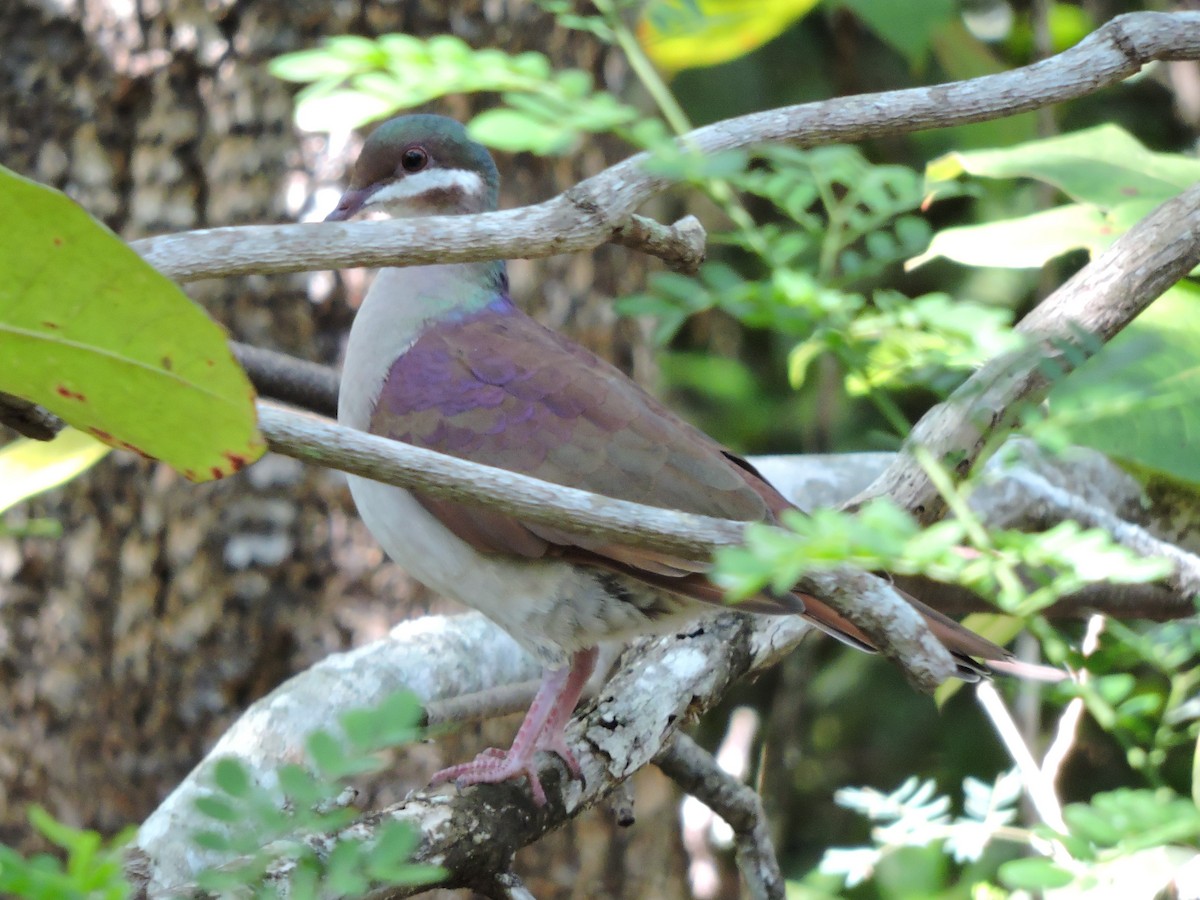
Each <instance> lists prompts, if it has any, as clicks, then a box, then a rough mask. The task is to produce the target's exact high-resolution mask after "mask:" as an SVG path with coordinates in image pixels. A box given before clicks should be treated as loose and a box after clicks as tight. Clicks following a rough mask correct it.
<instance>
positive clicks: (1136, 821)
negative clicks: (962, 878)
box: [806, 770, 1200, 897]
mask: <svg viewBox="0 0 1200 900" xmlns="http://www.w3.org/2000/svg"><path fill="white" fill-rule="evenodd" d="M1021 786H1022V784H1021V777H1020V775H1019V774H1018V772H1016V771H1015V770H1013V771H1009V772H1006V773H1004V774H1002V775H1000V776H998V777H997V778H996V780H995V782H994V783H992V784H991V785H988V784H985V783H983V782H981V781H978V780H976V779H973V778H968V779H966V780H965V781H964V782H963V797H964V800H963V814H962V815H960V816H957V817H952V816H951V814H950V807H951V801H950V798H949V797H946V796H942V795H936V793H935V792H936V786H935V785H934V783H933V782H932V781H924V782H922V781H919V780H918V779H916V778H909V779H908V780H906V781H905V782H904V784H902V785H901V786H900V787H899V788H897V789H896V790H895V791H893V792H892V793H890V794H885V793H883V792H880V791H876V790H874V789H872V788H844V789H842V790H840V791H838V794H837V797H836V800H837V802H838V804H839V805H841V806H843V807H845V808H847V809H851V810H853V811H854V812H856V813H858V814H859V815H862V816H864V817H866V818H867V819H869V820H870V821H871V822H872V823H874V825H873V828H872V830H871V839H872V843H871V844H870V845H868V846H861V847H835V848H831V849H829V850H827V851H826V852H825V855H824V857H823V858H822V860H821V864H820V867H819V869H818V870H817V871H818V872H819V873H820V874H821V875H825V876H835V877H837V878H838V879H839V880H840V881H841V883H842V884H843V885H844V886H845V887H848V888H853V887H855V886H856V885H858V884H860V883H862V882H863V881H865V880H867V879H868V878H871V877H872V876H873V875H875V873H876V871H877V870H878V869H879V868H880V867H881V865H882V864H883V863H885V861H886V860H887V859H888V858H889V857H893V856H896V855H898V854H899V853H901V852H902V851H903V850H904V849H905V848H929V847H937V848H940V850H941V851H942V852H944V853H946V854H947V855H949V856H950V857H952V858H953V859H954V861H955V862H957V863H960V864H962V863H974V862H977V861H978V860H980V859H981V857H983V855H984V852H985V851H986V850H987V849H988V847H989V846H991V845H992V844H993V843H994V842H997V841H999V842H1004V843H1006V844H1009V845H1011V849H1010V850H1009V851H1007V852H1006V853H1004V854H1003V856H1006V857H1008V858H1007V859H1004V860H1003V861H1002V862H1000V863H999V865H998V866H997V868H996V877H997V879H998V881H999V882H1000V885H1003V887H1004V888H1007V889H1009V890H1012V891H1045V890H1050V889H1055V888H1062V889H1067V890H1069V894H1068V895H1069V896H1079V895H1085V896H1111V897H1116V896H1148V895H1147V894H1145V893H1144V892H1145V891H1146V890H1147V888H1151V887H1163V886H1165V885H1166V884H1167V883H1168V882H1169V881H1170V879H1171V878H1172V877H1173V875H1174V872H1175V869H1176V868H1177V867H1178V865H1179V864H1180V863H1181V861H1183V860H1186V859H1189V858H1191V857H1192V856H1193V855H1194V854H1195V852H1196V848H1197V844H1198V842H1197V839H1198V838H1200V810H1197V808H1196V805H1195V804H1194V803H1192V802H1191V801H1190V800H1188V799H1186V798H1184V797H1180V796H1178V795H1175V794H1173V793H1172V792H1171V791H1169V790H1166V789H1161V790H1130V789H1122V790H1117V791H1108V792H1102V793H1098V794H1096V795H1094V796H1093V797H1092V798H1091V800H1090V801H1089V802H1087V803H1072V804H1070V805H1068V806H1067V807H1066V808H1065V809H1064V810H1063V818H1064V820H1065V822H1066V826H1067V830H1066V832H1065V833H1060V832H1057V831H1054V830H1052V829H1049V828H1046V827H1045V826H1039V827H1036V828H1025V827H1020V826H1018V825H1016V824H1015V822H1016V820H1017V816H1018V810H1017V808H1016V803H1017V800H1018V798H1019V796H1020V793H1021ZM1018 849H1020V850H1023V851H1024V852H1025V853H1027V854H1029V855H1026V856H1021V857H1013V853H1014V852H1015V851H1016V850H1018ZM1161 851H1174V852H1161ZM816 874H817V873H814V875H813V876H810V878H809V879H806V881H807V882H810V883H812V884H818V883H820V880H819V879H818V878H817V877H816ZM981 888H982V886H977V887H976V890H980V889H981ZM991 890H992V891H994V892H996V893H994V894H993V896H1005V895H1006V894H1005V892H1003V891H1000V890H999V887H998V886H992V887H991Z"/></svg>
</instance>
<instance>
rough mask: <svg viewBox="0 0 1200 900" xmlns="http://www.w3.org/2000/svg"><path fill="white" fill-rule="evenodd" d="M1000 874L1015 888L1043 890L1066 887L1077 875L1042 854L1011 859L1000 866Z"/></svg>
mask: <svg viewBox="0 0 1200 900" xmlns="http://www.w3.org/2000/svg"><path fill="white" fill-rule="evenodd" d="M999 875H1000V880H1001V881H1002V882H1003V883H1004V884H1005V885H1007V886H1008V887H1010V888H1013V889H1014V890H1021V889H1024V890H1030V891H1043V890H1046V889H1047V888H1056V887H1065V886H1066V885H1068V884H1070V883H1071V882H1072V881H1074V880H1075V876H1074V875H1072V874H1071V873H1070V872H1068V871H1067V870H1066V869H1063V868H1061V867H1060V866H1056V865H1055V864H1054V863H1052V862H1051V861H1050V860H1048V859H1044V858H1043V857H1040V856H1035V857H1032V858H1030V859H1010V860H1009V861H1008V862H1006V863H1003V864H1002V865H1001V866H1000V872H999Z"/></svg>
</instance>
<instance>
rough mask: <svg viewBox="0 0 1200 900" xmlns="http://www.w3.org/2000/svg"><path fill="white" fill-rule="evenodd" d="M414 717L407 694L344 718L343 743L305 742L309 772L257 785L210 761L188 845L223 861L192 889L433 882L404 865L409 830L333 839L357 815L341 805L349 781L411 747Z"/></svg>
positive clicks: (300, 892)
mask: <svg viewBox="0 0 1200 900" xmlns="http://www.w3.org/2000/svg"><path fill="white" fill-rule="evenodd" d="M420 718H421V707H420V705H419V703H418V702H417V700H416V698H415V697H414V696H413V695H412V694H409V693H407V692H399V693H396V694H393V695H392V696H390V697H388V698H387V699H385V700H384V701H383V702H382V703H381V704H380V705H379V706H378V707H377V708H373V709H361V710H352V711H350V712H347V713H346V714H345V715H343V717H342V731H343V736H342V737H340V738H339V737H337V736H335V735H332V734H330V733H329V732H325V731H316V732H314V733H313V734H312V735H310V736H309V738H308V741H307V751H308V765H306V766H303V765H297V764H294V763H291V764H287V765H284V766H283V767H282V768H280V769H279V770H278V771H277V772H274V773H270V774H269V776H268V777H266V778H264V779H263V781H262V782H259V781H257V780H256V779H255V778H254V777H252V775H251V773H250V772H249V771H248V770H247V769H246V768H245V767H244V766H243V765H242V764H241V763H240V762H238V761H236V760H234V759H231V758H224V759H218V760H217V761H216V762H215V764H214V765H213V768H212V770H211V786H210V793H207V794H205V795H203V796H200V797H198V798H197V799H196V811H197V812H199V813H200V814H201V815H202V816H204V817H206V818H207V819H209V820H210V825H209V826H208V827H206V828H204V829H203V830H201V831H199V832H197V833H196V834H195V836H194V840H195V842H196V844H197V846H198V847H200V848H202V849H204V850H206V851H211V852H214V853H217V854H221V855H222V856H223V857H231V858H232V861H228V862H225V863H224V864H222V865H221V866H220V867H219V868H210V869H208V870H207V871H206V872H204V873H202V874H201V875H200V876H199V878H198V884H199V885H200V886H201V887H203V888H206V889H207V890H210V891H214V892H217V893H222V894H224V893H229V892H233V891H235V890H237V889H245V888H246V887H248V886H253V885H255V884H257V883H259V882H261V881H262V880H263V879H264V878H265V877H267V876H268V873H271V875H270V877H271V879H272V880H274V881H276V882H280V881H282V882H285V883H286V890H287V895H288V896H289V897H292V898H317V897H322V896H328V895H329V894H335V895H337V896H343V895H349V896H356V895H361V894H365V893H366V892H367V891H368V890H369V889H372V888H376V887H386V886H415V885H421V884H425V883H428V882H429V881H433V880H436V879H437V878H439V877H441V876H442V874H443V872H442V870H441V869H440V868H438V867H437V866H430V865H424V864H418V863H412V862H410V861H409V860H410V859H411V857H412V854H413V851H414V850H415V849H416V846H417V839H418V835H417V833H416V831H415V829H414V828H413V827H412V826H411V825H410V824H409V823H405V822H398V821H391V822H381V823H380V824H379V825H378V826H377V827H376V829H375V834H374V836H373V838H372V839H371V840H370V841H364V840H363V839H362V837H361V836H356V835H355V834H353V833H352V832H345V833H343V832H342V830H343V829H344V828H345V826H347V825H349V824H350V823H351V822H352V821H353V820H354V819H355V818H356V817H357V815H358V814H357V811H356V810H355V809H353V808H352V807H351V806H349V805H348V800H349V799H352V798H353V791H352V790H350V789H349V787H348V782H349V780H350V779H351V778H353V777H355V776H359V775H362V774H364V773H368V772H373V771H376V770H378V769H380V768H383V767H384V765H385V764H386V761H385V759H384V758H383V757H382V756H381V754H380V751H382V750H385V749H388V748H392V747H396V746H399V745H402V744H408V743H411V742H413V741H414V740H416V739H418V738H419V737H420V735H421V731H420V728H419V722H420ZM282 886H283V885H279V884H276V886H275V887H274V888H272V891H277V890H278V888H279V887H282Z"/></svg>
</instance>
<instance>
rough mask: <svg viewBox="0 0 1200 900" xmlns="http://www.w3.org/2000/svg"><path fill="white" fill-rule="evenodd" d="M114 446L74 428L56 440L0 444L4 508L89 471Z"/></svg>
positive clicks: (0, 490)
mask: <svg viewBox="0 0 1200 900" xmlns="http://www.w3.org/2000/svg"><path fill="white" fill-rule="evenodd" d="M110 449H111V448H110V447H108V446H106V445H105V444H102V443H100V442H99V441H98V440H96V439H95V438H93V437H89V436H88V435H86V434H84V433H83V432H82V431H77V430H76V429H74V428H64V429H63V430H62V431H60V432H59V433H58V435H56V436H55V438H54V440H52V441H34V440H29V439H28V438H22V439H20V440H17V441H13V442H12V443H11V444H8V445H6V446H5V447H3V448H0V512H3V511H4V510H6V509H9V508H10V507H12V506H15V505H16V504H18V503H20V502H21V501H22V500H28V499H29V498H30V497H33V496H35V495H37V494H40V493H42V492H43V491H48V490H50V489H51V488H56V487H58V486H59V485H60V484H63V483H65V482H67V481H70V480H71V479H72V478H74V477H75V476H76V475H79V474H80V473H82V472H85V471H87V470H88V469H90V468H91V467H92V466H94V465H95V464H96V463H97V462H99V461H100V460H101V459H103V458H104V456H105V455H106V454H107V453H108V451H109V450H110Z"/></svg>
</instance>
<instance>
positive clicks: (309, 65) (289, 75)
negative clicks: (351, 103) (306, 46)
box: [267, 48, 361, 82]
mask: <svg viewBox="0 0 1200 900" xmlns="http://www.w3.org/2000/svg"><path fill="white" fill-rule="evenodd" d="M360 68H361V67H360V66H359V64H358V63H357V62H355V61H354V60H351V59H347V58H346V57H344V56H339V55H336V54H334V53H330V52H329V50H327V49H323V48H319V49H313V50H300V51H298V52H296V53H285V54H284V55H283V56H278V57H276V58H275V59H273V60H271V61H270V62H269V63H267V71H268V72H270V73H271V74H272V75H274V76H275V77H276V78H281V79H283V80H284V81H297V82H309V81H320V80H321V79H323V78H345V77H347V76H350V75H353V74H354V73H355V72H357V71H359V69H360Z"/></svg>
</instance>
